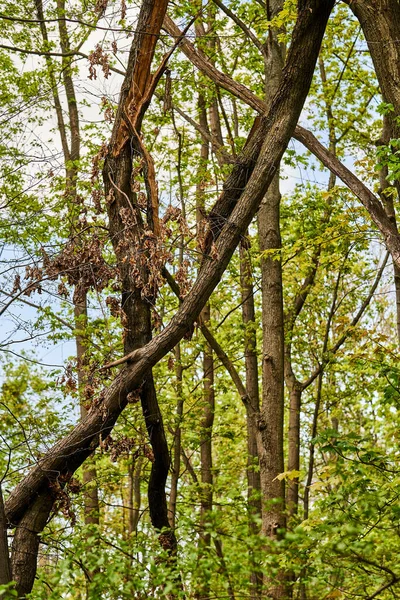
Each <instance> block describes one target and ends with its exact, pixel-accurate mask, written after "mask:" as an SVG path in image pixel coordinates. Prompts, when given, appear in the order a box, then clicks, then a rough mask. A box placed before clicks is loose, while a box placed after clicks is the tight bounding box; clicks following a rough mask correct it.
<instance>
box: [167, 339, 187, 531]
mask: <svg viewBox="0 0 400 600" xmlns="http://www.w3.org/2000/svg"><path fill="white" fill-rule="evenodd" d="M175 377H176V425H175V431H174V461H173V467H172V476H171V491H170V495H169V506H168V512H169V522H170V525H171V528H172V529H175V526H176V501H177V497H178V483H179V477H180V470H181V421H182V415H183V404H184V399H183V393H182V378H183V369H182V356H181V345H180V344H177V345H176V346H175Z"/></svg>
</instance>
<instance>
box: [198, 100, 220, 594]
mask: <svg viewBox="0 0 400 600" xmlns="http://www.w3.org/2000/svg"><path fill="white" fill-rule="evenodd" d="M198 106H199V121H200V125H201V127H202V128H203V129H204V130H205V131H207V132H208V131H209V128H208V119H207V109H206V103H205V99H204V97H203V95H202V94H200V95H199V100H198ZM210 112H211V114H213V120H214V127H216V125H215V123H216V116H215V114H214V111H213V107H211V109H210ZM208 159H209V144H208V141H207V140H206V139H204V138H203V140H202V144H201V149H200V161H199V168H198V173H197V184H196V216H197V235H198V240H199V247H201V238H202V233H203V232H202V228H203V223H204V214H205V204H204V185H203V182H204V179H206V178H207V170H208ZM200 319H201V321H202V322H203V323H205V325H206V326H207V325H208V323H209V322H210V304H209V303H207V304H206V306H205V307H204V308H203V310H202V311H201V314H200ZM214 404H215V397H214V357H213V351H212V348H211V347H210V345H209V343H208V342H207V341H205V345H204V351H203V410H202V418H201V424H200V427H201V432H200V472H201V476H200V479H201V497H200V540H199V553H200V557H201V556H202V555H204V554H205V553H207V552H208V551H209V548H210V542H211V536H210V534H209V533H208V532H206V531H205V528H206V525H207V522H208V520H209V517H210V514H211V511H212V507H213V471H212V465H213V461H212V431H213V424H214V408H215V406H214ZM209 594H210V585H209V581H208V580H207V579H206V578H205V577H204V576H203V581H202V583H201V585H200V589H199V598H208V596H209Z"/></svg>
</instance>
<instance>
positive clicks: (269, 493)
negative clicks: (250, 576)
mask: <svg viewBox="0 0 400 600" xmlns="http://www.w3.org/2000/svg"><path fill="white" fill-rule="evenodd" d="M282 5H283V3H282V2H281V1H280V0H277V1H273V2H270V3H269V6H268V9H269V11H268V12H269V14H268V18H269V19H272V18H273V17H274V16H276V14H278V13H279V11H280V10H281V9H282ZM265 50H266V55H265V59H264V62H265V92H266V97H267V104H269V103H270V102H271V101H272V99H273V98H274V96H275V94H276V92H277V90H278V89H279V86H280V83H281V81H282V77H283V66H284V49H283V47H282V44H281V43H280V42H279V41H278V31H277V30H276V29H273V28H271V29H270V30H269V32H268V37H267V41H266V44H265ZM280 202H281V193H280V189H279V166H277V170H276V173H275V176H274V179H273V180H272V182H271V185H270V186H269V188H268V191H267V193H266V194H265V196H264V198H263V200H262V202H261V206H260V210H259V212H258V236H259V244H260V252H261V292H262V296H261V298H262V334H263V348H262V403H261V410H260V417H259V421H258V428H259V448H258V454H259V461H260V482H261V491H262V507H263V510H262V527H261V529H262V533H263V534H264V535H266V536H269V537H271V538H275V539H276V538H278V537H280V535H281V533H282V531H283V530H284V529H285V527H286V518H285V482H284V479H278V475H279V474H280V473H283V471H284V470H285V468H284V447H283V444H284V436H283V428H284V411H285V404H284V320H283V286H282V262H281V256H280V250H281V234H280ZM285 579H286V576H285V574H284V573H279V574H278V577H277V578H276V581H274V582H271V581H270V580H268V579H267V580H266V581H265V584H264V585H265V586H266V588H267V589H266V594H267V596H268V597H271V598H283V597H285V596H286V595H287V586H286V581H285Z"/></svg>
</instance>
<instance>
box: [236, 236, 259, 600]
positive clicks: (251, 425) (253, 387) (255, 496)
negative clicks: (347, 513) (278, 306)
mask: <svg viewBox="0 0 400 600" xmlns="http://www.w3.org/2000/svg"><path fill="white" fill-rule="evenodd" d="M248 247H249V243H246V244H245V243H244V242H243V241H242V243H241V244H240V286H241V295H242V320H243V325H244V328H245V332H244V352H245V368H246V391H247V403H246V424H247V504H248V510H249V530H250V534H251V535H256V534H257V531H258V525H257V522H256V520H255V517H261V484H260V471H259V468H258V467H259V462H258V451H257V416H258V414H259V410H260V397H259V388H258V360H257V338H256V320H255V308H254V288H253V276H252V269H251V262H250V256H249V252H248ZM250 582H251V590H252V591H251V597H252V600H256V599H257V598H259V597H260V593H261V587H262V574H261V573H260V572H259V571H258V570H257V568H256V565H255V564H254V565H253V569H252V572H251V574H250Z"/></svg>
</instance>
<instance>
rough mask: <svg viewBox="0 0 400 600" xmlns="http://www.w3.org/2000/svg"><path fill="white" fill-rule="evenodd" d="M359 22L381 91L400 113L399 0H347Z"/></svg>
mask: <svg viewBox="0 0 400 600" xmlns="http://www.w3.org/2000/svg"><path fill="white" fill-rule="evenodd" d="M346 1H347V4H348V5H349V7H350V9H351V10H352V11H353V13H354V15H355V16H356V17H357V19H358V20H359V22H360V25H361V28H362V30H363V33H364V37H365V39H366V41H367V44H368V49H369V52H370V54H371V58H372V61H373V63H374V67H375V71H376V75H377V77H378V81H379V85H380V88H381V91H382V95H383V97H384V99H385V101H386V102H390V103H391V104H393V106H394V109H395V113H396V115H397V116H399V115H400V47H399V43H398V41H399V39H400V4H399V2H398V0H378V1H377V0H346Z"/></svg>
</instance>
